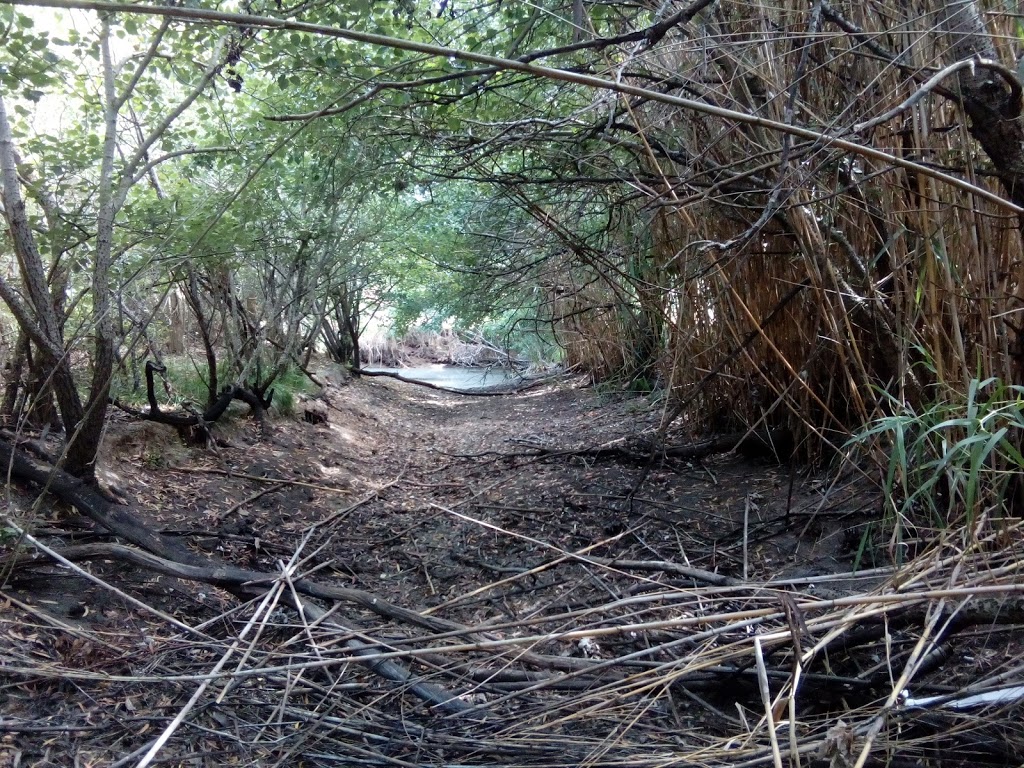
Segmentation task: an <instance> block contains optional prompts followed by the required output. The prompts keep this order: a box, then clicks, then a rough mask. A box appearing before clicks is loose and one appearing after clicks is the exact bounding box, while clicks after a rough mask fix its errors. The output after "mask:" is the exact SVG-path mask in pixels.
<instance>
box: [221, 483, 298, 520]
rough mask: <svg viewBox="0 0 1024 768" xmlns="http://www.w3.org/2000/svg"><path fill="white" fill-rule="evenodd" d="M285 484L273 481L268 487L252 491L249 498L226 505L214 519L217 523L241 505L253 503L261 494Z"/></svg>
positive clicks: (280, 487)
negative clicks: (225, 508)
mask: <svg viewBox="0 0 1024 768" xmlns="http://www.w3.org/2000/svg"><path fill="white" fill-rule="evenodd" d="M286 485H287V483H275V484H274V485H272V486H271V487H270V488H264V489H263V490H262V491H257V492H256V493H254V494H253V495H252V496H250V497H249V498H247V499H242V500H241V501H239V502H238V503H236V504H232V505H231V506H230V507H228V508H227V510H225V511H224V512H221V513H220V514H219V515H218V516H217V518H216V521H217V522H218V523H219V522H222V521H223V520H224V518H226V517H227V516H228V515H230V514H232V513H234V512H237V511H238V510H240V509H241V508H242V507H244V506H245V505H247V504H252V503H253V502H254V501H256V499H259V498H261V497H263V496H266V495H267V494H268V493H273V492H274V491H279V490H281V489H282V488H284V487H285V486H286Z"/></svg>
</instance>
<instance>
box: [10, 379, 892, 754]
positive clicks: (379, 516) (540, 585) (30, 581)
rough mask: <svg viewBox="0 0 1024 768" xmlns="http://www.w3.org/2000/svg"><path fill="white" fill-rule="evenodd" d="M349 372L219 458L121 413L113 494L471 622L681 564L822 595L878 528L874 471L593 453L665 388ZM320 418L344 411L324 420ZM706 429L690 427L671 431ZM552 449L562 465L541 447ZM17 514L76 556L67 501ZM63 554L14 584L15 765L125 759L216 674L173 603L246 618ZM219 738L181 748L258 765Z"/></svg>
mask: <svg viewBox="0 0 1024 768" xmlns="http://www.w3.org/2000/svg"><path fill="white" fill-rule="evenodd" d="M327 378H328V381H329V383H328V386H326V387H325V388H324V389H323V391H322V392H321V393H319V395H317V396H316V397H315V398H311V399H310V400H308V401H304V402H300V403H299V404H298V406H297V409H296V413H295V414H294V415H293V416H290V417H283V416H278V417H276V418H275V419H274V421H273V424H272V430H271V435H270V436H269V438H268V439H262V438H261V437H260V433H259V430H258V429H257V427H256V425H255V424H253V423H252V422H251V421H250V420H248V419H247V418H246V417H245V415H244V414H243V413H241V412H239V413H235V414H234V415H233V416H232V418H230V419H228V420H227V421H226V423H224V424H221V425H218V426H217V428H216V429H217V432H218V436H219V438H220V443H219V445H217V446H216V447H211V448H195V447H186V446H184V445H183V444H182V443H181V442H180V441H179V440H178V438H177V436H176V434H175V433H174V431H173V430H172V429H171V428H169V427H163V426H160V425H155V424H147V423H142V424H140V423H138V422H133V421H131V420H129V419H127V418H125V417H122V416H115V417H114V418H113V419H112V422H111V425H110V428H109V431H108V434H107V437H106V439H105V444H104V451H103V463H104V470H105V471H106V472H105V474H104V477H105V479H106V482H107V483H108V484H109V485H110V486H111V487H112V489H113V490H115V491H116V492H118V493H120V494H121V495H123V496H124V497H125V498H126V499H129V500H131V501H132V502H133V503H134V504H135V505H137V508H138V510H139V514H140V515H142V516H144V518H145V519H146V521H147V522H148V523H149V524H150V525H152V526H153V527H155V528H157V529H159V530H161V531H163V532H164V533H166V534H168V535H173V536H178V537H183V538H184V539H185V540H186V541H187V542H188V543H189V546H191V547H193V548H194V549H196V550H198V551H202V552H206V553H209V554H211V555H215V556H217V557H219V558H221V559H223V560H226V561H228V562H231V563H233V564H235V565H239V566H242V567H245V568H250V569H259V570H261V571H265V572H269V573H278V572H280V570H281V568H282V566H283V564H285V563H288V562H289V561H291V560H292V559H293V556H294V555H295V553H296V552H300V553H301V554H300V558H299V561H300V562H299V565H298V570H299V571H300V572H302V573H307V574H309V573H312V574H313V578H315V579H317V580H319V581H322V582H325V583H333V584H339V585H344V586H347V587H355V588H359V589H363V590H367V591H369V592H372V593H374V594H376V595H379V596H380V597H381V598H383V599H385V600H387V601H389V602H391V603H394V604H396V605H399V606H403V607H406V608H410V609H412V610H414V611H418V612H428V613H430V614H431V615H436V616H442V617H444V618H446V619H449V620H452V621H457V622H460V623H464V624H470V625H477V624H480V623H485V622H489V623H491V624H494V623H495V622H500V621H502V620H505V621H512V620H521V619H523V618H524V617H529V616H535V615H538V614H542V613H546V612H551V611H554V610H561V611H571V610H574V609H578V608H579V607H581V606H588V605H593V604H594V603H595V602H600V601H607V600H609V599H611V598H615V597H623V596H626V595H629V594H638V593H639V592H642V591H643V590H644V589H645V588H647V587H655V586H657V587H664V586H667V585H678V586H692V585H693V584H694V583H695V582H694V580H693V579H692V578H688V577H687V576H686V575H685V573H684V572H682V571H679V570H676V571H673V570H672V568H671V567H670V566H671V565H673V564H674V565H677V566H681V567H687V568H693V569H703V570H705V571H710V572H712V573H714V574H720V575H723V576H729V577H735V578H743V577H744V576H746V577H747V578H750V579H759V580H764V579H769V578H782V577H790V578H794V579H799V578H800V577H808V578H806V579H805V581H804V582H800V583H805V584H806V588H809V589H812V590H813V589H814V588H815V587H814V585H813V584H810V583H809V582H812V581H813V579H812V578H810V577H812V576H814V577H818V576H822V575H827V574H830V573H845V572H847V571H850V570H851V569H852V567H853V558H854V556H855V554H856V551H857V547H858V543H859V541H860V539H861V533H862V531H863V530H864V525H865V523H866V521H867V520H869V519H872V518H877V516H878V511H879V503H880V502H879V499H878V497H877V494H875V493H874V492H873V491H872V490H871V485H870V483H868V482H867V481H866V480H865V479H864V478H859V477H856V476H853V477H851V478H847V479H845V480H843V481H842V482H838V483H836V482H831V481H829V480H828V478H826V477H822V476H817V475H813V474H811V473H808V472H806V471H805V470H803V469H801V468H799V467H790V466H785V465H780V464H778V463H777V462H774V461H767V460H761V459H748V458H744V457H742V456H736V455H724V456H716V457H709V458H707V459H705V460H702V461H693V462H681V461H674V460H659V459H658V458H657V457H655V459H654V460H653V462H646V461H635V462H634V461H626V460H623V459H622V458H621V457H620V458H618V459H616V458H609V457H602V458H594V457H592V456H586V455H575V454H574V453H573V450H574V449H587V448H593V447H595V446H601V445H609V444H616V445H634V444H635V445H643V444H644V443H643V439H644V437H645V436H647V435H649V434H650V433H651V432H652V431H653V430H655V429H656V428H657V425H658V423H659V421H660V419H661V416H662V413H661V410H660V404H659V402H658V401H657V400H656V399H652V398H631V399H628V398H621V397H606V396H602V395H600V394H598V393H595V392H594V391H593V390H591V389H585V388H581V387H579V386H577V385H575V384H573V383H572V382H563V383H560V384H553V385H548V386H545V387H543V388H539V389H535V390H532V391H529V392H526V393H523V394H519V395H512V396H502V397H470V396H462V395H455V394H449V393H445V392H439V391H436V390H431V389H426V388H422V387H417V386H415V385H412V384H407V383H404V382H398V381H393V380H388V379H361V380H356V381H351V380H348V379H346V378H345V377H343V376H342V375H341V374H339V373H334V374H328V376H327ZM307 413H308V414H310V415H309V418H312V419H313V420H316V419H317V418H320V417H323V416H324V415H326V421H324V422H323V423H310V422H309V421H307V420H306V418H307V416H306V414H307ZM689 437H691V436H688V435H686V434H684V433H683V432H681V431H680V432H677V433H676V434H674V435H673V436H672V441H673V442H675V443H680V442H683V441H685V440H687V439H688V438H689ZM538 448H546V449H558V450H559V451H561V452H560V453H556V454H553V455H552V454H547V455H545V456H543V457H540V456H537V455H536V453H537V449H538ZM10 504H11V505H13V506H15V507H17V508H18V509H19V515H20V516H21V518H22V519H23V520H29V519H31V520H32V521H33V522H32V526H33V528H34V529H35V531H36V533H37V535H39V536H40V537H42V538H43V539H44V540H46V541H49V542H50V543H51V544H53V545H54V546H64V545H67V544H69V543H73V542H70V541H69V538H68V536H67V535H66V533H64V532H63V531H64V530H66V529H67V528H68V526H69V525H70V527H71V528H72V529H73V530H74V529H76V523H75V520H74V519H72V520H71V521H70V522H69V521H68V519H67V516H68V510H65V509H59V508H47V507H45V506H44V507H42V508H41V509H37V510H36V511H34V512H33V511H32V510H30V509H29V508H28V506H27V504H28V502H27V497H25V498H12V499H11V501H10ZM58 523H59V525H60V526H61V527H62V532H61V535H60V536H57V535H56V534H57V533H58V531H57V526H58ZM77 530H78V531H79V533H78V534H76V536H75V537H74V539H75V541H76V542H79V543H80V542H88V541H103V540H104V535H103V534H102V533H98V532H95V531H93V530H92V529H91V527H90V526H89V525H88V524H86V523H84V522H80V523H78V524H77ZM50 533H52V534H54V535H52V536H49V535H48V534H50ZM8 545H9V546H13V542H8ZM575 556H581V557H582V556H585V557H586V558H591V559H590V560H587V561H582V560H581V559H580V557H575ZM42 562H43V561H42V560H41V564H40V567H38V568H33V569H29V570H19V571H17V572H15V573H8V574H6V576H7V582H6V586H5V587H4V590H3V594H2V599H4V600H6V601H7V602H6V604H5V609H4V613H3V614H0V615H3V616H4V617H5V618H4V619H3V621H2V622H0V665H2V666H3V667H5V668H6V673H3V672H2V670H0V680H2V681H3V688H2V689H0V713H2V717H3V720H2V722H0V739H2V740H0V766H3V765H12V766H13V765H18V764H22V765H28V764H31V765H71V764H81V765H85V764H89V760H94V761H95V762H93V763H91V764H111V763H112V762H115V758H118V757H124V756H125V755H131V754H133V750H134V751H137V750H139V749H141V748H142V747H145V745H146V744H147V743H148V742H149V740H151V739H152V738H153V737H154V736H155V734H156V733H157V732H159V730H160V729H162V728H163V727H164V726H165V724H166V722H167V721H168V719H169V718H171V717H173V715H174V714H175V713H176V712H177V711H178V708H180V707H181V706H182V704H183V703H184V701H185V699H187V696H188V695H189V694H190V693H191V691H192V690H193V689H194V684H190V683H188V682H180V681H179V682H178V683H175V684H174V685H176V686H178V687H173V686H172V689H171V690H170V691H168V689H167V687H166V686H152V685H147V684H146V680H149V679H152V678H153V677H155V676H158V675H161V674H164V675H166V669H167V668H168V667H167V666H164V665H170V661H169V660H170V659H171V658H173V657H174V655H175V654H176V653H182V654H184V653H186V652H187V653H189V654H193V658H195V659H198V660H201V661H202V663H201V664H199V661H197V662H196V663H197V664H199V666H201V668H202V669H203V670H205V669H206V668H208V667H209V666H212V664H213V663H214V662H215V661H216V657H215V656H208V655H207V652H206V651H203V650H202V649H201V648H197V647H196V646H194V645H191V642H192V641H191V640H188V641H187V642H186V639H185V638H184V637H179V636H178V635H177V634H176V632H177V630H176V629H175V628H174V627H173V626H171V625H170V624H168V623H167V621H166V620H164V619H161V618H160V617H159V616H158V615H156V614H155V613H154V612H153V610H155V611H161V612H163V613H164V614H165V615H169V616H173V617H176V618H177V619H179V620H181V621H183V622H186V623H188V624H190V625H191V626H193V627H203V628H204V631H213V630H212V629H211V627H213V628H217V627H220V628H221V629H222V630H225V631H227V632H228V633H229V634H230V633H231V632H233V631H238V629H239V627H240V626H241V625H236V626H235V629H231V628H230V626H229V625H231V624H232V620H231V619H230V616H231V611H232V610H233V609H234V606H235V605H237V601H236V600H235V599H234V598H232V597H230V596H228V595H227V594H226V593H222V592H221V591H220V590H219V589H216V588H213V587H207V586H204V585H201V584H195V583H192V582H188V581H183V580H180V579H175V578H170V577H167V576H160V575H156V574H154V573H151V572H149V571H146V570H144V569H141V568H138V567H135V566H129V565H125V564H123V563H120V562H115V561H113V560H100V561H94V562H92V563H89V564H87V568H88V570H89V571H91V572H92V573H93V574H95V575H96V576H97V577H99V578H100V579H102V580H104V581H106V582H107V584H110V585H114V586H116V588H117V589H118V590H121V591H122V592H121V593H118V592H115V591H112V590H111V589H109V588H107V587H105V586H102V585H99V584H96V583H91V582H89V581H87V580H86V579H84V578H82V577H81V576H79V575H76V574H75V573H73V572H72V571H71V570H69V569H67V568H62V567H54V566H52V565H43V564H42ZM598 563H603V564H604V565H603V566H600V567H599V565H598ZM620 563H626V565H622V566H621V568H620V566H619V565H618V564H620ZM864 565H865V566H869V565H870V563H864ZM620 575H621V578H620ZM827 588H828V589H830V590H841V589H842V588H843V582H841V581H837V582H829V583H828V587H827ZM859 588H863V583H860V585H859ZM126 595H127V596H131V597H132V598H135V599H136V600H138V601H141V602H142V603H145V604H146V605H148V606H150V608H152V609H153V610H146V609H143V608H140V607H139V606H138V605H135V604H131V603H130V602H129V601H128V599H127V597H126ZM361 621H363V622H364V624H365V622H366V621H367V619H366V617H365V616H364V617H363V618H362V619H361ZM175 638H177V639H175ZM607 642H608V643H610V644H613V643H615V642H617V641H615V640H614V639H609V640H608V641H607ZM552 646H553V647H549V648H546V649H544V650H545V652H546V653H549V654H552V655H555V656H563V657H572V656H580V655H591V654H594V653H601V652H602V651H601V650H594V648H591V647H584V646H583V645H581V644H579V643H569V642H566V643H562V644H558V643H553V644H552ZM605 652H611V653H617V652H618V651H617V650H614V649H605ZM267 663H270V662H267ZM170 666H173V665H170ZM179 668H180V667H179ZM69 669H72V670H79V671H80V674H79V675H78V676H69V673H68V670H69ZM47 670H49V672H47ZM197 671H201V670H197ZM147 675H149V676H150V677H147ZM133 681H135V682H133ZM175 692H177V693H175ZM253 695H254V696H257V694H255V693H254V694H253ZM257 698H258V696H257ZM210 716H211V717H215V718H216V715H215V713H214V714H212V715H210ZM223 728H224V729H226V730H230V728H229V727H228V726H227V725H224V726H223ZM202 738H206V737H202V735H201V734H200V735H199V736H196V737H195V739H198V742H196V741H195V739H194V740H193V742H190V743H193V744H194V743H205V742H202ZM243 741H244V739H243ZM209 742H210V743H209V745H208V746H207V748H206V749H207V751H206V752H203V751H202V750H199V751H198V752H195V753H194V754H193V758H188V756H187V755H186V754H184V753H180V752H175V751H174V748H171V747H169V748H168V749H170V754H167V755H165V757H166V758H167V759H168V760H169V761H170V762H171V764H182V765H185V764H188V765H224V764H235V763H234V760H235V759H236V758H237V759H238V760H239V761H240V762H239V764H250V763H245V762H244V761H243V760H242V758H241V757H240V756H239V755H241V754H242V752H233V751H232V750H237V749H239V747H238V745H237V744H235V745H229V746H224V744H223V743H222V739H220V738H214V737H213V736H210V737H209ZM177 748H178V749H183V747H177ZM193 749H198V748H196V747H193ZM232 755H234V757H232ZM190 759H191V760H192V762H189V760H190ZM245 759H246V760H250V761H251V760H256V757H254V756H253V754H248V756H247V757H246V758H245ZM257 762H259V761H258V760H257ZM267 764H283V765H288V764H296V765H298V764H299V762H295V763H290V762H289V761H288V760H283V761H282V760H281V759H280V758H278V759H277V761H276V762H275V761H270V760H269V758H268V762H267ZM324 764H327V763H324Z"/></svg>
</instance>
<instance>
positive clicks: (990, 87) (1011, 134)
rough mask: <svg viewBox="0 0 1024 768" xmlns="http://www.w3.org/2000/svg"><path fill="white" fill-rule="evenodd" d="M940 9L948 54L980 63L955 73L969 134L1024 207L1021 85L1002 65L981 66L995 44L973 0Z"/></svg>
mask: <svg viewBox="0 0 1024 768" xmlns="http://www.w3.org/2000/svg"><path fill="white" fill-rule="evenodd" d="M941 13H942V18H941V21H940V26H941V28H942V30H943V32H945V34H946V36H947V37H948V38H949V42H950V50H951V51H952V54H953V57H954V58H955V59H956V60H957V61H967V60H971V59H975V60H977V61H978V62H979V63H978V65H977V66H975V67H972V68H971V69H969V70H963V71H961V72H960V73H959V75H958V92H959V95H960V103H961V106H962V107H963V110H964V112H965V113H966V114H967V116H968V117H969V118H970V120H971V125H970V129H969V130H970V132H971V135H972V136H973V137H974V138H975V139H977V140H978V143H979V144H981V146H982V149H984V150H985V154H987V155H988V156H989V158H990V159H991V160H992V164H993V165H994V166H995V171H996V175H997V176H998V177H999V180H1000V181H1001V182H1002V184H1003V187H1004V188H1005V189H1006V192H1007V194H1008V195H1009V196H1010V199H1011V200H1012V201H1013V202H1014V203H1016V204H1017V205H1020V206H1024V125H1022V124H1021V121H1020V120H1019V119H1018V118H1019V117H1020V113H1021V88H1020V83H1019V82H1017V81H1016V80H1015V79H1014V78H1011V77H1010V76H1009V75H1008V74H1007V73H1005V72H1004V71H1002V70H1001V69H997V68H993V67H991V66H987V65H986V63H985V62H995V61H996V48H995V44H994V43H993V42H992V37H991V35H990V34H989V32H988V30H987V29H986V27H985V22H984V19H983V17H982V15H981V13H980V12H979V10H978V6H977V4H976V2H975V0H951V1H950V2H947V3H946V5H945V7H944V8H943V10H942V12H941ZM1021 226H1022V227H1024V217H1022V218H1021Z"/></svg>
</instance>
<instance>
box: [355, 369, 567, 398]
mask: <svg viewBox="0 0 1024 768" xmlns="http://www.w3.org/2000/svg"><path fill="white" fill-rule="evenodd" d="M352 373H354V374H356V375H357V376H384V377H386V378H389V379H397V380H398V381H404V382H405V383H406V384H415V385H417V386H420V387H427V388H428V389H436V390H437V391H438V392H448V393H450V394H453V395H469V396H471V397H497V396H500V395H518V394H519V393H521V392H527V391H529V390H531V389H535V388H536V387H539V386H542V385H544V384H546V383H548V382H549V381H550V380H551V378H553V377H550V376H545V377H544V378H542V379H537V380H536V381H531V382H530V383H529V384H525V385H523V386H521V387H514V388H506V387H504V385H501V384H497V385H495V386H493V387H474V388H473V389H453V388H451V387H442V386H441V385H440V384H433V383H432V382H429V381H420V380H418V379H413V378H410V377H408V376H403V375H402V374H400V373H391V372H390V371H367V370H364V369H363V368H353V369H352Z"/></svg>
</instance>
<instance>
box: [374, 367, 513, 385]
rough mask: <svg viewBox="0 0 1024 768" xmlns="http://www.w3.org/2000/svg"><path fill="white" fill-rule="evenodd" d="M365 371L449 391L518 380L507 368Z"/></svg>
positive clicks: (428, 368)
mask: <svg viewBox="0 0 1024 768" xmlns="http://www.w3.org/2000/svg"><path fill="white" fill-rule="evenodd" d="M366 371H368V372H370V373H373V372H375V371H376V372H380V373H397V374H399V375H400V376H402V377H403V378H406V379H415V380H416V381H426V382H429V383H430V384H436V385H437V386H439V387H449V388H451V389H478V388H480V387H496V386H498V385H500V384H506V383H508V382H510V381H518V380H519V376H518V374H516V372H515V371H511V370H509V369H508V368H490V369H488V368H463V367H461V366H458V365H439V364H437V365H417V366H412V367H409V368H384V367H382V366H377V365H375V366H368V367H367V368H366Z"/></svg>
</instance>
